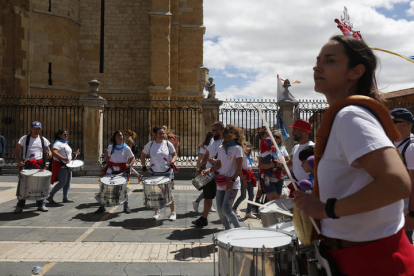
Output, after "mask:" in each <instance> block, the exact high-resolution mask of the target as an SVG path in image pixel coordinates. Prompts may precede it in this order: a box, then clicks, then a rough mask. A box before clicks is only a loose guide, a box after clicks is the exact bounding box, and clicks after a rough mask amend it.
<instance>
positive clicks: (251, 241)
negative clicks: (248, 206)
mask: <svg viewBox="0 0 414 276" xmlns="http://www.w3.org/2000/svg"><path fill="white" fill-rule="evenodd" d="M292 236H293V235H290V234H289V233H282V232H278V231H275V230H272V229H270V228H234V229H231V230H227V231H224V232H221V233H218V234H215V235H214V238H213V241H214V243H215V244H216V245H218V269H219V275H226V276H227V275H229V276H232V275H266V276H267V275H296V273H295V272H296V271H297V269H296V266H297V264H296V263H295V254H294V252H296V248H297V242H294V241H292Z"/></svg>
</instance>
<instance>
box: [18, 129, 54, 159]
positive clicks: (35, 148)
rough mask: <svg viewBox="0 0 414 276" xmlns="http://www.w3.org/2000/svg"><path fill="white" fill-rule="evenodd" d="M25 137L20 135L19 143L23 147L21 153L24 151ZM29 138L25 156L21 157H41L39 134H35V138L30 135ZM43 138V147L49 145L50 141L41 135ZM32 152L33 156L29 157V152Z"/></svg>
mask: <svg viewBox="0 0 414 276" xmlns="http://www.w3.org/2000/svg"><path fill="white" fill-rule="evenodd" d="M26 137H27V135H25V136H22V137H21V138H20V140H19V145H20V146H22V147H23V154H24V153H25V152H26V150H25V149H26ZM29 137H30V140H29V147H28V149H27V152H26V156H23V159H36V160H40V159H43V149H42V141H41V140H40V136H37V138H36V139H33V138H32V137H31V136H30V135H29ZM43 140H44V146H45V147H49V145H50V142H49V140H47V139H46V138H45V137H43ZM32 153H33V154H34V157H31V158H30V155H31V154H32Z"/></svg>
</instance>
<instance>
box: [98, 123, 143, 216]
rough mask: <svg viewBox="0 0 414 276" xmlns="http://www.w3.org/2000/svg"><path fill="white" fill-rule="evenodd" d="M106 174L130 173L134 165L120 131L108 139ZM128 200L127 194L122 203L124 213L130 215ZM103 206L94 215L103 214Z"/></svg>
mask: <svg viewBox="0 0 414 276" xmlns="http://www.w3.org/2000/svg"><path fill="white" fill-rule="evenodd" d="M105 155H106V158H105V159H106V161H107V164H106V171H105V173H104V175H106V174H119V173H122V172H125V173H131V168H132V166H133V165H134V162H135V157H134V154H133V153H132V150H131V148H130V147H129V146H128V145H127V144H126V143H125V142H124V135H123V132H122V131H121V130H117V131H115V132H114V134H113V135H112V137H111V139H110V143H109V146H108V150H107V151H106V154H105ZM128 201H129V198H128V194H127V195H126V200H125V201H124V213H126V214H130V213H131V210H129V206H128V205H129V203H128ZM105 211H106V209H105V204H101V205H100V206H99V209H98V210H96V212H95V214H100V213H103V212H105Z"/></svg>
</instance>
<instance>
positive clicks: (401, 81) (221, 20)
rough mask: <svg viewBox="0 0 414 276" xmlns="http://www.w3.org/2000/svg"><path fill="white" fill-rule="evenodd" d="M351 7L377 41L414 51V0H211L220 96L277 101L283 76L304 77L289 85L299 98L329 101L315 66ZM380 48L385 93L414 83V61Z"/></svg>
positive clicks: (210, 38)
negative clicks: (318, 85)
mask: <svg viewBox="0 0 414 276" xmlns="http://www.w3.org/2000/svg"><path fill="white" fill-rule="evenodd" d="M344 4H345V5H346V7H347V9H348V15H349V16H350V21H351V23H352V24H353V30H355V31H360V32H361V34H362V37H363V39H364V40H365V42H366V43H367V44H368V45H369V46H374V47H377V48H382V49H388V50H391V51H393V52H396V53H398V54H400V55H403V56H414V0H347V1H336V0H333V1H329V0H312V1H305V0H293V1H285V0H284V1H282V0H254V1H252V0H204V26H205V27H206V33H205V35H204V65H205V66H206V67H207V68H209V70H210V71H209V76H210V77H213V78H214V83H215V84H216V96H217V98H219V99H221V100H224V99H231V98H255V99H257V98H264V99H268V98H276V91H277V89H276V87H277V75H278V74H279V76H280V78H282V79H289V80H290V82H291V83H292V82H294V81H296V80H298V81H300V82H301V83H300V84H293V85H292V86H291V87H290V88H289V91H290V92H291V94H293V96H294V97H296V98H297V99H323V98H324V96H323V95H322V94H319V93H316V92H315V91H314V89H313V85H314V81H313V69H312V68H313V66H314V65H315V62H316V56H317V55H318V53H319V51H320V49H321V47H322V46H323V45H324V44H325V43H326V42H327V41H328V40H329V38H330V37H331V36H334V35H340V34H341V31H340V30H339V29H338V28H337V25H336V23H335V22H334V20H335V19H336V18H337V19H339V20H341V16H342V17H343V16H344V13H343V12H344ZM375 53H376V55H377V56H378V58H379V59H380V65H379V68H378V70H377V72H376V78H377V82H378V88H379V90H380V91H381V92H384V93H385V92H390V91H396V90H400V89H406V88H412V87H414V63H410V62H408V61H406V60H404V59H403V58H401V57H397V56H395V55H391V54H388V53H384V52H380V51H375ZM205 94H207V92H205Z"/></svg>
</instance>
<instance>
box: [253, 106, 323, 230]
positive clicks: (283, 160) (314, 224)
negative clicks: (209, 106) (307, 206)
mask: <svg viewBox="0 0 414 276" xmlns="http://www.w3.org/2000/svg"><path fill="white" fill-rule="evenodd" d="M255 107H256V109H257V111H258V112H259V115H260V117H262V120H263V124H264V125H265V127H266V130H267V133H268V134H269V136H270V139H272V142H273V145H274V146H275V148H276V150H277V153H278V154H279V156H281V157H282V158H281V160H282V164H283V167H284V168H285V170H286V173H287V174H288V176H289V179H290V181H292V184H293V187H294V188H295V190H298V186H297V185H296V182H295V181H294V180H293V177H292V175H291V173H290V170H289V168H288V166H287V164H286V160H285V158H283V155H282V153H281V152H280V150H279V147H278V145H277V143H276V141H275V138H274V137H273V135H272V132H271V131H270V128H269V125H268V124H267V121H266V119H265V117H264V116H263V113H262V110H261V109H260V107H259V106H258V105H255ZM309 218H310V221H311V222H312V225H313V227H315V230H316V232H317V233H318V234H319V235H320V234H321V230H319V227H318V225H316V223H315V220H314V219H313V218H312V217H309Z"/></svg>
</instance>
